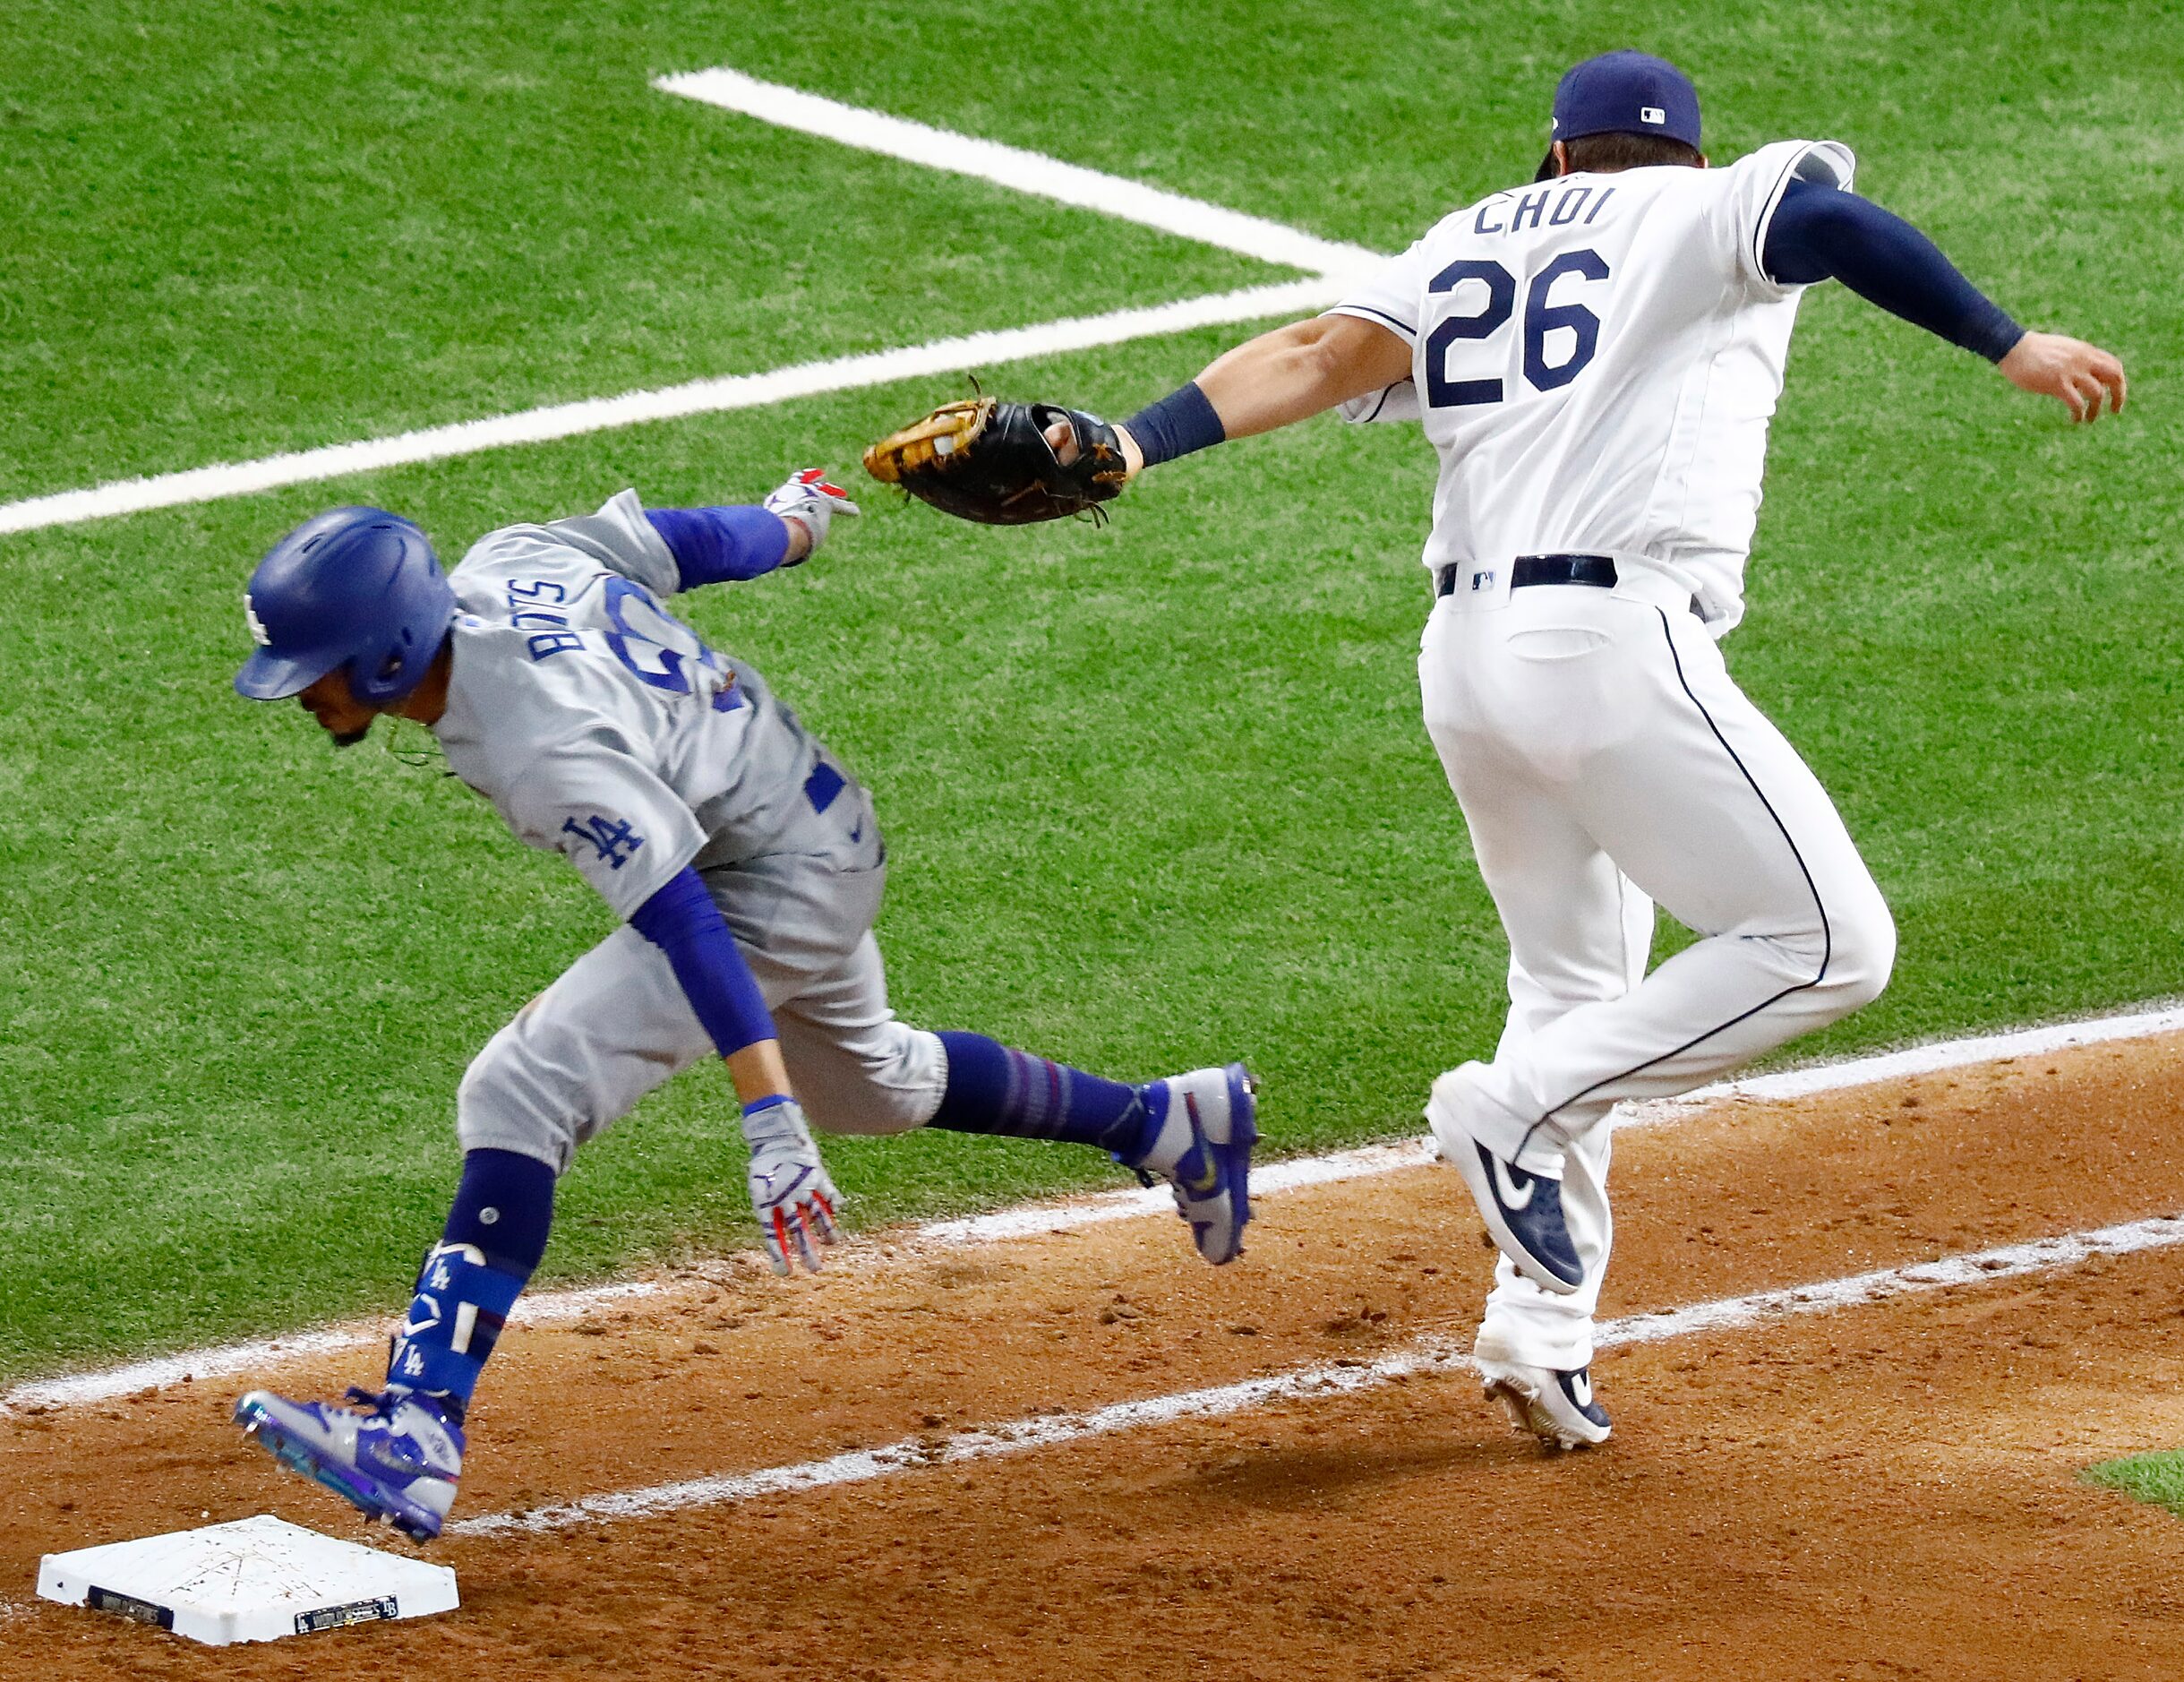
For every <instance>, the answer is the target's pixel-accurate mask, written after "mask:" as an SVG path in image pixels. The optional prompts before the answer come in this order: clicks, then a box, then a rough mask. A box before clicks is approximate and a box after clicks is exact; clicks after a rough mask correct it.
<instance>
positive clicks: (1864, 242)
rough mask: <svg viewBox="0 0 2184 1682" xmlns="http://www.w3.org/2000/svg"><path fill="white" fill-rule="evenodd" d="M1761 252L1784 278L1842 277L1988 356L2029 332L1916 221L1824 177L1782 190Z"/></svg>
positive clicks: (2003, 352) (1798, 281)
mask: <svg viewBox="0 0 2184 1682" xmlns="http://www.w3.org/2000/svg"><path fill="white" fill-rule="evenodd" d="M1760 257H1761V260H1762V262H1764V264H1765V267H1766V270H1767V272H1768V275H1769V278H1770V279H1774V280H1776V281H1777V282H1779V283H1780V284H1782V285H1785V286H1802V285H1805V284H1808V283H1810V282H1811V281H1814V280H1827V279H1836V280H1840V281H1841V282H1842V283H1843V284H1844V285H1845V286H1846V287H1849V288H1850V289H1851V290H1852V291H1853V292H1855V293H1856V294H1857V295H1858V296H1860V297H1862V298H1863V299H1864V300H1865V301H1866V302H1867V303H1869V304H1875V305H1880V308H1882V309H1884V310H1886V311H1888V312H1889V313H1890V314H1891V315H1900V316H1902V317H1903V318H1904V320H1906V321H1907V322H1911V323H1912V324H1913V325H1914V326H1915V327H1923V328H1924V329H1925V330H1927V331H1928V332H1930V333H1932V334H1935V335H1936V336H1938V337H1940V338H1942V339H1948V341H1949V343H1950V344H1952V345H1960V346H1962V347H1963V348H1965V349H1966V350H1973V351H1977V352H1978V353H1979V354H1980V355H1981V356H1984V357H1986V359H1987V360H1988V361H1989V362H2000V361H2001V359H2002V358H2003V357H2004V356H2008V354H2009V351H2010V348H2011V347H2012V346H2014V345H2015V344H2016V343H2017V340H2018V339H2022V338H2024V337H2025V330H2024V329H2023V328H2022V327H2019V326H2018V325H2017V322H2013V321H2011V320H2010V319H2009V317H2008V315H2007V314H2006V313H2003V311H2002V310H2001V308H2000V306H1999V305H1996V304H1994V303H1993V302H1992V301H1991V300H1990V299H1989V298H1988V297H1987V296H1986V295H1985V294H1984V293H1983V292H1981V291H1980V289H1979V288H1978V287H1975V286H1974V285H1973V284H1972V283H1971V282H1970V281H1969V280H1967V279H1965V278H1964V276H1963V275H1961V274H1959V273H1958V272H1957V268H1956V265H1955V264H1953V263H1951V262H1949V260H1948V258H1947V257H1944V256H1943V255H1942V254H1941V250H1940V246H1938V245H1935V244H1934V243H1933V241H1931V239H1929V238H1927V237H1926V236H1925V235H1923V234H1922V233H1920V232H1919V230H1918V229H1917V228H1915V227H1912V226H1911V224H1910V223H1908V222H1906V221H1905V220H1904V219H1903V218H1902V217H1900V216H1895V215H1892V214H1890V213H1889V211H1887V210H1882V209H1881V208H1880V206H1879V205H1878V204H1875V203H1874V202H1872V201H1871V199H1862V198H1860V197H1859V196H1858V195H1857V194H1856V193H1846V192H1844V191H1843V190H1842V189H1841V188H1839V187H1831V186H1829V185H1827V184H1826V183H1824V182H1819V181H1806V180H1794V181H1792V182H1791V183H1790V184H1789V185H1788V187H1787V188H1786V189H1785V190H1784V192H1783V194H1782V202H1780V203H1779V204H1777V206H1776V207H1775V214H1774V219H1772V220H1771V221H1770V222H1769V224H1768V227H1767V245H1766V247H1765V249H1764V250H1763V251H1762V252H1761V253H1760Z"/></svg>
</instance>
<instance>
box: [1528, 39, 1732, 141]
mask: <svg viewBox="0 0 2184 1682" xmlns="http://www.w3.org/2000/svg"><path fill="white" fill-rule="evenodd" d="M1553 132H1554V137H1555V138H1556V139H1557V140H1565V141H1573V140H1582V139H1584V138H1585V136H1586V135H1588V134H1666V135H1667V136H1668V137H1669V138H1670V139H1671V140H1680V141H1682V142H1683V143H1684V144H1685V145H1686V146H1692V147H1696V146H1697V145H1698V144H1699V90H1697V89H1696V88H1694V87H1692V83H1691V78H1690V77H1688V76H1686V75H1685V74H1684V73H1683V72H1682V71H1680V70H1678V69H1677V68H1676V67H1675V66H1674V64H1670V63H1669V62H1668V61H1667V60H1666V59H1665V58H1656V57H1654V56H1652V55H1651V54H1649V53H1637V52H1630V51H1623V52H1618V53H1603V54H1601V55H1600V56H1599V57H1597V58H1589V59H1587V60H1586V61H1585V62H1584V63H1583V64H1576V65H1573V66H1572V68H1571V69H1570V70H1569V72H1568V73H1565V74H1564V75H1563V79H1562V82H1561V84H1560V85H1559V86H1558V87H1556V89H1555V90H1554V130H1553Z"/></svg>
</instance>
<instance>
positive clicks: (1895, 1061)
mask: <svg viewBox="0 0 2184 1682" xmlns="http://www.w3.org/2000/svg"><path fill="white" fill-rule="evenodd" d="M2180 1031H2184V1007H2177V1006H2165V1007H2163V1008H2156V1009H2151V1010H2138V1011H2132V1012H2129V1013H2128V1014H2125V1015H2122V1016H2114V1017H2098V1018H2094V1019H2092V1020H2089V1021H2084V1022H2060V1023H2053V1024H2050V1025H2048V1026H2043V1027H2035V1028H2023V1029H2018V1030H2017V1031H2015V1032H2012V1033H2008V1034H1986V1035H1982V1036H1980V1037H1978V1038H1975V1039H1964V1040H1948V1041H1943V1042H1940V1043H1936V1044H1932V1045H1921V1046H1914V1047H1911V1048H1910V1049H1908V1050H1906V1051H1886V1052H1882V1053H1880V1055H1878V1056H1873V1057H1862V1058H1856V1059H1853V1060H1849V1061H1846V1062H1840V1063H1822V1064H1818V1065H1815V1066H1814V1067H1812V1068H1800V1069H1793V1070H1790V1071H1789V1072H1787V1073H1786V1074H1779V1075H1761V1076H1758V1077H1754V1078H1753V1079H1751V1080H1745V1081H1731V1082H1729V1083H1727V1084H1726V1085H1723V1086H1709V1087H1705V1088H1703V1089H1701V1090H1700V1091H1699V1092H1695V1093H1691V1094H1686V1095H1685V1096H1683V1097H1681V1098H1672V1099H1665V1100H1663V1101H1662V1102H1660V1103H1653V1104H1648V1105H1645V1106H1643V1107H1642V1108H1640V1109H1639V1110H1638V1111H1635V1112H1634V1113H1633V1114H1632V1116H1631V1117H1630V1118H1629V1120H1626V1121H1625V1122H1624V1123H1623V1125H1625V1126H1637V1127H1646V1126H1661V1125H1666V1124H1668V1123H1671V1122H1674V1121H1676V1120H1681V1119H1683V1118H1684V1117H1686V1116H1688V1115H1690V1114H1692V1112H1693V1111H1694V1110H1695V1109H1696V1108H1698V1107H1700V1106H1702V1105H1703V1104H1704V1103H1709V1102H1717V1101H1720V1100H1723V1099H1729V1098H1739V1097H1744V1098H1760V1099H1773V1098H1786V1097H1801V1096H1807V1095H1811V1094H1816V1093H1821V1092H1835V1091H1841V1090H1846V1089H1847V1088H1850V1087H1854V1086H1870V1085H1871V1084H1873V1083H1874V1082H1877V1081H1883V1080H1895V1079H1899V1078H1901V1077H1905V1076H1907V1075H1918V1074H1929V1073H1932V1072H1934V1071H1937V1070H1940V1069H1945V1068H1962V1067H1964V1066H1966V1065H1967V1064H1972V1063H1978V1062H1989V1061H1999V1060H2002V1059H2005V1058H2012V1057H2034V1056H2039V1055H2043V1054H2044V1053H2047V1052H2051V1051H2065V1050H2068V1049H2069V1048H2070V1047H2072V1046H2078V1045H2098V1044H2103V1043H2108V1042H2111V1041H2120V1040H2132V1039H2145V1038H2149V1037H2152V1036H2154V1035H2156V1034H2173V1033H2177V1032H2180ZM1427 1160H1429V1159H1428V1156H1427V1153H1426V1146H1425V1144H1424V1142H1423V1141H1422V1140H1421V1141H1418V1142H1416V1143H1406V1144H1401V1145H1372V1146H1366V1147H1365V1148H1363V1149H1361V1150H1352V1151H1338V1152H1334V1153H1332V1154H1328V1155H1325V1156H1306V1157H1298V1158H1294V1159H1292V1160H1291V1161H1289V1162H1286V1163H1272V1164H1270V1165H1269V1166H1267V1167H1265V1168H1263V1169H1260V1170H1259V1171H1256V1172H1255V1173H1254V1174H1253V1175H1252V1177H1251V1184H1252V1191H1253V1194H1254V1195H1255V1196H1257V1197H1269V1196H1272V1195H1275V1194H1278V1193H1281V1192H1286V1191H1294V1190H1298V1189H1302V1188H1304V1187H1307V1186H1321V1185H1330V1184H1332V1183H1334V1182H1336V1181H1339V1180H1361V1179H1366V1178H1368V1177H1370V1176H1372V1175H1375V1174H1384V1173H1391V1172H1393V1171H1395V1170H1397V1169H1401V1168H1410V1167H1417V1166H1419V1165H1421V1164H1423V1163H1426V1161H1427ZM1174 1206H1175V1205H1174V1202H1173V1200H1172V1199H1171V1198H1170V1197H1169V1194H1168V1193H1167V1192H1165V1191H1139V1190H1129V1191H1114V1192H1105V1193H1101V1195H1099V1196H1097V1197H1084V1198H1079V1199H1076V1200H1075V1201H1072V1202H1068V1203H1059V1204H1055V1203H1049V1204H1030V1205H1025V1206H1020V1207H1017V1208H1014V1209H1000V1210H997V1211H995V1212H994V1213H993V1214H981V1215H974V1216H972V1217H970V1218H968V1219H965V1220H958V1221H935V1222H932V1223H929V1224H927V1225H924V1226H921V1227H916V1228H913V1229H912V1231H911V1233H910V1237H911V1239H912V1240H913V1242H915V1243H922V1244H935V1245H946V1246H975V1245H981V1244H992V1243H1002V1242H1006V1241H1007V1240H1012V1239H1023V1238H1038V1237H1041V1236H1046V1235H1049V1234H1053V1233H1058V1232H1067V1231H1075V1230H1076V1229H1078V1228H1080V1227H1086V1226H1096V1225H1101V1224H1104V1223H1107V1222H1109V1221H1121V1220H1130V1219H1134V1218H1135V1217H1138V1216H1142V1215H1150V1214H1165V1213H1167V1212H1169V1211H1171V1210H1172V1209H1173V1208H1174ZM671 1284H672V1282H667V1283H663V1282H660V1281H656V1280H649V1279H638V1280H630V1281H627V1282H625V1283H618V1284H608V1285H597V1286H593V1287H591V1288H589V1289H587V1290H582V1291H561V1292H542V1293H540V1294H539V1295H537V1296H533V1297H526V1298H524V1299H523V1300H522V1301H520V1302H518V1304H517V1305H516V1312H515V1314H514V1316H513V1318H514V1319H515V1321H516V1323H517V1324H518V1325H523V1326H544V1325H552V1324H555V1323H557V1322H560V1321H563V1320H570V1319H577V1318H579V1317H582V1316H584V1315H586V1314H588V1313H590V1312H592V1311H593V1310H594V1309H598V1308H601V1307H603V1306H604V1305H606V1304H608V1303H612V1302H617V1301H630V1300H638V1299H642V1298H645V1297H650V1296H655V1295H657V1294H659V1293H660V1292H663V1291H664V1290H667V1289H669V1288H670V1286H671ZM385 1335H386V1334H385V1331H384V1329H383V1328H381V1329H375V1330H369V1331H367V1330H364V1329H362V1328H356V1327H335V1328H331V1329H328V1330H323V1331H311V1332H299V1333H296V1334H293V1335H291V1336H286V1337H275V1338H268V1339H265V1340H263V1341H261V1342H258V1343H230V1344H225V1345H221V1346H219V1347H217V1348H212V1349H201V1350H193V1351H188V1352H184V1353H182V1354H178V1355H166V1356H160V1357H158V1358H157V1359H155V1360H141V1361H132V1362H131V1363H129V1364H128V1365H127V1366H124V1367H113V1368H107V1369H102V1370H100V1371H97V1372H87V1373H77V1374H72V1375H70V1376H69V1377H61V1378H45V1379H35V1380H32V1381H30V1382H29V1383H26V1384H21V1385H18V1386H15V1387H14V1388H13V1389H12V1390H9V1391H7V1392H5V1393H4V1394H0V1413H7V1412H15V1411H19V1410H21V1409H23V1408H30V1407H41V1408H51V1407H81V1406H84V1405H87V1404H89V1403H97V1402H109V1401H112V1400H113V1399H114V1398H115V1397H116V1396H124V1395H134V1394H135V1393H136V1392H138V1391H140V1390H153V1389H165V1388H167V1387H168V1386H172V1385H177V1384H181V1383H184V1381H186V1380H196V1379H204V1378H218V1377H226V1376H227V1375H228V1374H230V1373H238V1372H253V1371H258V1370H261V1369H264V1368H266V1367H269V1366H271V1365H273V1364H274V1363H275V1362H278V1361H284V1360H303V1359H304V1358H307V1357H311V1356H318V1355H332V1354H339V1353H340V1352H343V1351H345V1350H351V1349H361V1348H363V1347H364V1345H366V1344H368V1343H378V1342H379V1341H381V1339H382V1338H383V1337H384V1336H385Z"/></svg>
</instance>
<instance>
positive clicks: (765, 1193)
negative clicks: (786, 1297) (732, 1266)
mask: <svg viewBox="0 0 2184 1682" xmlns="http://www.w3.org/2000/svg"><path fill="white" fill-rule="evenodd" d="M743 1142H744V1143H745V1144H746V1145H748V1146H750V1206H751V1212H752V1213H753V1214H756V1215H757V1216H758V1235H759V1237H760V1238H762V1239H764V1240H766V1254H767V1260H768V1261H770V1262H772V1263H773V1264H774V1271H775V1273H777V1274H786V1273H791V1272H793V1271H794V1268H795V1264H796V1262H797V1261H798V1260H800V1259H801V1261H802V1262H803V1264H804V1266H805V1267H807V1268H808V1269H809V1270H810V1271H811V1272H813V1273H817V1272H818V1270H819V1256H818V1248H817V1247H818V1245H821V1244H831V1243H833V1242H834V1241H835V1209H836V1208H838V1207H840V1206H841V1202H842V1194H841V1193H840V1192H838V1191H836V1190H835V1182H834V1181H833V1180H831V1179H830V1178H828V1176H827V1172H826V1163H823V1162H821V1161H820V1160H819V1147H818V1146H817V1145H816V1144H814V1143H813V1142H812V1138H811V1129H810V1128H809V1127H807V1126H806V1125H805V1123H804V1111H803V1106H802V1105H801V1104H799V1103H797V1102H796V1100H795V1099H793V1098H783V1099H780V1100H778V1101H777V1102H775V1103H764V1104H761V1105H760V1106H759V1107H758V1108H757V1109H747V1110H745V1111H743Z"/></svg>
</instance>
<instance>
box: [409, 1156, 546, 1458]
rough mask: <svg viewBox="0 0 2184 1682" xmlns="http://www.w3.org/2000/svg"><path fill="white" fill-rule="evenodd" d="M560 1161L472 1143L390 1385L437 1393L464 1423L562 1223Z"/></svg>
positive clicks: (427, 1260)
mask: <svg viewBox="0 0 2184 1682" xmlns="http://www.w3.org/2000/svg"><path fill="white" fill-rule="evenodd" d="M553 1179H554V1175H553V1170H552V1169H551V1168H549V1167H547V1166H546V1164H545V1163H542V1162H539V1161H537V1160H535V1158H533V1157H529V1156H523V1155H519V1154H517V1153H516V1152H514V1151H472V1152H470V1153H469V1154H467V1155H466V1156H465V1157H464V1158H463V1179H462V1184H461V1185H460V1186H458V1188H457V1189H456V1192H455V1206H454V1207H453V1208H452V1209H450V1211H449V1212H448V1224H447V1227H446V1230H445V1231H443V1232H442V1233H441V1240H440V1242H439V1243H437V1244H435V1245H434V1246H433V1248H432V1249H431V1250H430V1251H429V1252H427V1254H426V1256H425V1257H424V1267H423V1268H422V1269H421V1270H420V1271H419V1273H418V1274H417V1292H416V1295H415V1297H414V1298H413V1299H412V1300H411V1301H410V1305H409V1314H408V1316H407V1317H406V1318H405V1319H404V1320H403V1322H402V1329H401V1331H400V1333H399V1334H398V1335H397V1336H396V1338H395V1340H394V1344H393V1347H392V1348H391V1349H390V1351H389V1352H388V1357H387V1387H388V1388H389V1389H390V1390H416V1391H422V1392H423V1393H424V1394H425V1395H429V1396H432V1397H433V1398H434V1399H435V1400H436V1401H438V1402H439V1403H440V1404H441V1408H442V1410H443V1411H444V1412H446V1413H447V1414H448V1415H449V1417H450V1418H451V1419H453V1420H455V1421H456V1422H457V1423H458V1424H460V1423H461V1422H462V1418H463V1413H464V1412H465V1410H466V1409H467V1407H468V1406H469V1404H470V1393H471V1391H472V1390H473V1389H475V1387H476V1386H477V1381H478V1374H479V1373H480V1371H482V1370H483V1369H484V1365H485V1358H486V1357H487V1356H488V1355H490V1354H492V1349H493V1344H494V1343H497V1342H498V1341H499V1340H500V1336H501V1326H504V1325H505V1324H506V1323H507V1320H508V1314H509V1310H510V1309H512V1308H514V1307H515V1306H516V1299H517V1298H518V1296H520V1295H521V1294H522V1292H523V1287H524V1285H525V1284H526V1283H528V1281H529V1279H530V1277H531V1273H532V1270H533V1269H534V1268H535V1267H536V1266H538V1263H539V1258H540V1257H543V1256H544V1254H545V1253H546V1234H547V1232H548V1231H550V1230H551V1229H552V1225H553Z"/></svg>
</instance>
